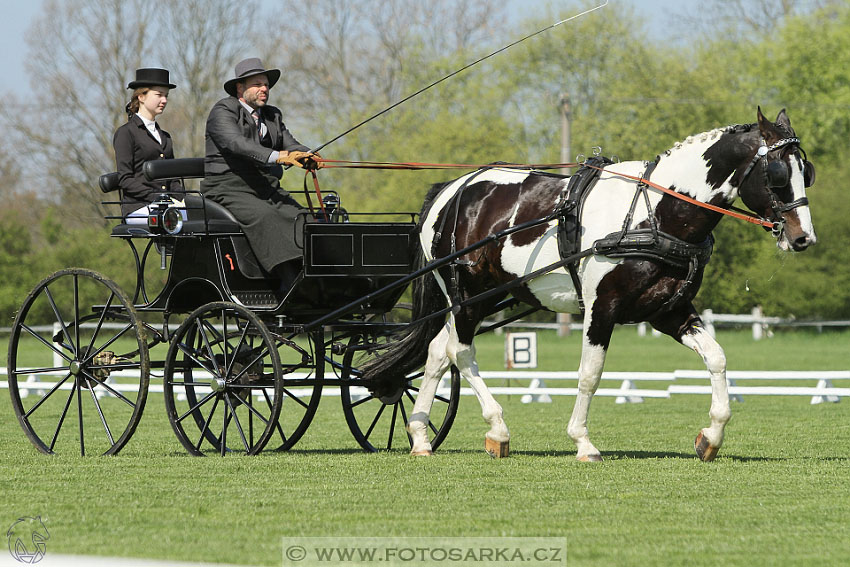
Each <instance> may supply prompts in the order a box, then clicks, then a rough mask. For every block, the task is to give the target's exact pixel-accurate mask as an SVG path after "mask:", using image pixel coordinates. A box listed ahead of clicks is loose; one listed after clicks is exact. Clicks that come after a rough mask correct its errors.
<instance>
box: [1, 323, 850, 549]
mask: <svg viewBox="0 0 850 567" xmlns="http://www.w3.org/2000/svg"><path fill="white" fill-rule="evenodd" d="M482 339H483V340H482V341H481V343H480V345H479V350H480V353H481V358H482V361H483V363H482V367H483V368H484V369H498V368H500V367H501V365H502V338H501V337H498V336H495V335H488V336H485V337H482ZM720 341H721V343H722V344H723V345H724V347H725V348H726V352H727V355H728V358H729V366H730V368H733V369H740V370H745V369H760V368H761V369H773V370H781V369H782V370H784V369H807V370H808V369H823V370H847V369H850V333H846V332H840V333H839V332H833V333H824V334H822V335H818V334H816V333H807V332H797V333H777V335H776V336H775V337H773V338H772V339H769V340H764V341H761V342H753V341H752V340H751V338H750V336H749V334H748V333H747V332H745V331H736V332H723V333H721V334H720ZM540 343H541V345H540V348H541V353H540V354H541V369H546V370H554V369H567V370H573V369H575V368H576V366H577V363H578V344H579V337H578V336H577V335H575V334H574V335H573V336H571V337H568V338H565V339H561V340H558V339H556V338H555V337H554V336H553V335H551V334H549V333H543V334H541V338H540ZM701 367H702V365H701V361H700V360H699V358H698V357H697V356H696V355H695V354H694V353H692V352H689V351H688V350H686V349H684V348H683V347H681V346H679V345H676V344H675V343H673V342H672V341H670V340H669V339H664V338H653V337H644V338H639V337H637V335H636V333H635V331H634V329H629V328H627V329H623V330H621V331H619V332H618V333H617V335H616V336H615V339H614V343H613V345H612V348H611V353H610V356H609V360H608V365H607V369H608V370H673V369H675V368H701ZM613 384H616V383H613ZM803 384H805V385H814V383H812V384H806V383H803ZM803 384H797V385H803ZM751 385H765V383H764V382H759V383H757V384H756V383H753V384H751ZM783 385H788V384H787V383H786V384H783ZM650 386H652V385H650ZM650 386H648V387H650ZM659 386H660V387H665V385H664V384H659ZM836 386H844V387H847V386H850V384H847V383H840V384H836ZM1 394H2V397H0V455H2V459H1V460H0V471H2V475H3V480H4V482H3V483H2V489H0V490H2V498H0V511H2V513H0V522H3V521H5V522H6V524H7V525H11V524H12V523H13V522H14V521H15V520H16V519H17V518H18V517H21V516H38V515H40V516H41V517H42V519H43V520H44V521H45V523H46V525H47V527H48V529H49V531H50V539H49V541H48V544H47V550H48V557H49V555H50V553H73V554H94V555H106V556H133V557H146V558H157V559H171V560H175V561H176V560H183V561H189V560H191V561H205V562H218V563H230V564H238V565H280V564H281V560H282V544H281V540H282V538H284V537H292V536H310V537H316V536H434V537H438V538H439V537H455V536H495V537H506V536H559V537H565V538H566V540H567V551H568V562H567V564H568V565H716V564H723V565H846V564H847V562H848V558H850V537H848V536H850V527H848V526H850V496H848V493H850V400H844V401H842V402H841V403H837V404H833V403H827V404H821V405H814V406H813V405H810V403H809V400H810V399H809V398H807V397H768V396H760V397H759V396H749V397H746V398H745V401H744V402H743V403H735V404H733V418H732V421H731V422H730V424H729V427H728V428H727V437H726V442H725V445H724V447H723V448H722V450H721V452H720V455H719V457H718V459H717V460H716V461H715V462H713V463H701V462H700V461H699V460H697V459H696V457H695V456H694V454H693V439H694V437H695V435H696V434H697V432H698V431H699V429H700V428H701V427H704V426H705V425H707V424H708V407H709V396H705V395H690V396H684V395H683V396H675V397H673V398H671V399H667V400H652V399H647V400H646V401H645V402H644V403H642V404H623V405H617V404H615V403H614V399H613V398H597V399H596V400H594V402H593V407H592V409H591V423H590V427H591V438H592V440H593V441H594V443H595V444H596V445H597V447H598V448H599V449H600V450H601V451H602V453H603V456H604V458H605V462H603V463H598V464H585V463H578V462H576V461H575V458H574V457H575V450H574V446H573V445H572V442H571V441H569V439H568V438H567V437H566V433H565V430H566V424H567V420H568V419H569V415H570V412H571V411H572V402H573V398H571V397H560V398H555V399H554V401H553V403H551V404H541V403H534V404H527V405H526V404H522V403H520V400H519V397H518V396H513V397H507V396H501V397H500V398H499V400H500V402H501V403H502V405H503V406H504V408H505V413H506V419H507V423H508V426H509V427H510V428H511V433H512V442H511V451H512V455H511V457H510V458H508V459H503V460H493V459H491V458H489V457H488V456H487V455H486V454H485V453H484V451H483V436H484V432H485V431H486V427H485V425H484V423H483V420H482V419H481V417H480V410H479V406H478V404H477V402H476V401H475V400H474V398H470V397H464V398H463V399H462V401H461V407H460V411H459V413H458V417H457V420H456V421H455V425H454V427H453V429H452V432H451V433H450V435H449V436H448V438H447V440H446V441H445V443H444V444H443V446H442V447H441V448H440V450H439V451H438V453H437V455H436V456H435V457H433V458H412V457H410V456H408V455H407V454H406V452H404V451H399V452H392V453H381V454H365V453H363V452H361V451H360V450H359V449H358V447H357V445H356V443H355V442H354V440H353V439H352V437H351V435H350V434H349V432H348V430H347V428H346V426H345V421H344V419H343V416H342V412H341V410H340V409H339V400H338V398H327V399H325V400H323V405H322V406H321V407H320V408H319V412H318V414H317V416H316V419H315V421H314V422H313V425H312V426H311V428H310V430H309V431H308V432H307V434H306V435H305V437H304V438H303V439H302V440H301V442H300V443H299V444H298V445H297V446H296V447H295V448H294V449H293V450H292V451H290V452H289V453H271V452H267V453H263V454H262V455H259V456H257V457H243V456H228V457H225V458H223V459H222V458H193V457H189V456H188V455H186V454H185V452H184V450H183V449H182V447H181V446H180V445H179V444H178V442H177V441H176V439H175V438H174V435H173V433H172V431H171V428H170V426H169V424H168V422H167V420H166V418H165V415H164V410H163V403H162V397H161V396H160V395H157V394H151V396H150V397H149V400H148V406H147V409H146V413H145V416H144V418H143V419H142V422H141V424H140V426H139V430H138V431H137V433H136V435H135V436H134V438H133V439H132V440H131V442H130V443H129V445H128V446H127V447H126V448H125V449H124V451H123V452H122V453H121V454H120V455H118V456H116V457H111V458H104V457H86V458H80V457H79V456H74V455H63V456H60V457H46V456H43V455H40V454H38V453H37V452H36V450H35V449H34V448H33V447H32V446H31V445H30V443H29V441H27V439H26V437H25V436H24V434H23V432H22V431H21V429H20V427H19V426H18V424H17V422H16V420H15V418H14V415H13V414H12V412H11V407H10V403H9V401H8V393H7V392H5V391H3V392H2V393H1ZM3 527H4V525H0V528H3Z"/></svg>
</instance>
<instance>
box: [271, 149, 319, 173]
mask: <svg viewBox="0 0 850 567" xmlns="http://www.w3.org/2000/svg"><path fill="white" fill-rule="evenodd" d="M316 158H319V159H318V160H317V159H316ZM320 160H321V156H320V155H319V154H314V153H312V152H300V151H297V150H296V151H294V152H286V151H283V152H280V155H279V156H278V158H277V163H279V164H282V165H294V166H295V167H301V168H303V169H307V170H311V169H319V168H320V167H322V162H321V161H320Z"/></svg>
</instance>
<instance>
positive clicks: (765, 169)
mask: <svg viewBox="0 0 850 567" xmlns="http://www.w3.org/2000/svg"><path fill="white" fill-rule="evenodd" d="M789 145H795V146H797V148H798V149H800V151H802V149H801V148H800V138H796V137H789V138H783V139H781V140H779V141H778V142H776V143H774V144H773V145H770V146H768V145H767V143H766V142H765V140H764V138H763V137H760V138H759V147H758V149H757V150H756V153H755V155H753V159H752V160H751V161H750V164H749V165H748V166H747V169H746V171H744V175H743V176H742V177H741V182H740V184H739V185H738V186H739V187H740V186H741V185H743V184H744V181H745V180H746V179H747V176H748V175H749V174H750V172H751V171H752V170H753V169H754V168H755V166H756V164H757V163H759V162H761V164H762V175H763V179H764V189H765V191H767V195H768V198H769V199H770V210H771V212H772V213H773V215H772V216H773V218H771V219H770V220H771V221H773V234H774V235H775V236H778V235H779V234H780V233H781V232H782V224H783V222H784V221H783V219H782V213H787V212H788V211H792V210H794V209H796V208H797V207H803V206H806V205H808V204H809V200H808V198H806V197H801V198H799V199H797V200H795V201H792V202H790V203H783V202H782V201H780V200H779V198H778V197H777V196H776V193H775V192H774V191H773V189H774V188H779V187H784V186H785V185H787V184H788V179H789V175H788V173H789V170H788V165H787V164H785V163H784V162H781V161H773V162H769V161H768V159H767V154H769V153H770V152H772V151H773V150H778V149H779V148H782V147H784V146H789ZM804 154H805V152H804ZM803 172H804V176H805V185H806V187H809V186H810V185H811V181H813V180H814V166H812V165H811V163H810V162H809V161H808V160H807V159H804V160H803Z"/></svg>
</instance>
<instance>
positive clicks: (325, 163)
mask: <svg viewBox="0 0 850 567" xmlns="http://www.w3.org/2000/svg"><path fill="white" fill-rule="evenodd" d="M316 161H319V162H321V163H322V168H323V169H334V168H344V169H405V170H424V169H481V168H494V167H498V168H518V169H532V170H533V169H539V170H546V169H570V168H575V167H581V166H584V165H586V166H587V167H592V168H594V169H598V170H600V171H604V172H607V173H608V174H610V175H616V176H617V177H623V178H625V179H631V180H633V181H637V182H638V183H643V184H645V185H647V186H648V187H652V188H653V189H657V190H658V191H661V192H662V193H666V194H667V195H670V196H671V197H675V198H677V199H680V200H682V201H685V202H686V203H690V204H691V205H695V206H697V207H702V208H703V209H708V210H710V211H714V212H716V213H720V214H723V215H726V216H730V217H732V218H736V219H739V220H743V221H746V222H749V223H751V224H755V225H759V226H763V227H766V228H770V229H773V230H776V223H774V222H773V221H769V220H767V219H764V218H760V217H755V216H752V215H749V214H746V213H745V212H743V211H740V210H730V209H724V208H722V207H718V206H716V205H711V204H709V203H704V202H702V201H697V200H696V199H694V198H692V197H688V196H687V195H683V194H681V193H677V192H676V191H673V190H672V189H670V188H668V187H664V186H663V185H659V184H658V183H655V182H653V181H650V180H649V179H645V178H644V177H643V176H640V175H630V174H628V173H619V172H617V171H613V170H611V169H609V168H608V167H597V166H594V165H589V164H584V163H532V164H527V163H526V164H522V163H502V162H499V163H489V164H469V163H426V162H389V161H352V160H337V159H325V158H318V159H317V160H316ZM308 174H312V175H313V185H314V187H315V190H316V195H317V196H318V198H319V207H320V208H321V209H322V213H323V215H324V216H325V219H326V220H327V213H326V212H325V208H324V204H323V203H322V193H321V190H320V189H319V180H318V178H317V176H316V172H315V171H310V172H308ZM305 183H306V177H305ZM311 204H312V203H311ZM311 208H312V207H311Z"/></svg>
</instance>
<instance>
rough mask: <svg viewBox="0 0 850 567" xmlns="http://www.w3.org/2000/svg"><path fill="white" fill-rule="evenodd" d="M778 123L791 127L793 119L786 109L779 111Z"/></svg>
mask: <svg viewBox="0 0 850 567" xmlns="http://www.w3.org/2000/svg"><path fill="white" fill-rule="evenodd" d="M776 124H777V125H778V126H783V127H785V128H787V129H788V130H790V129H791V119H790V118H788V115H787V114H785V109H784V108H783V109H782V110H780V111H779V114H778V115H777V116H776Z"/></svg>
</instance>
